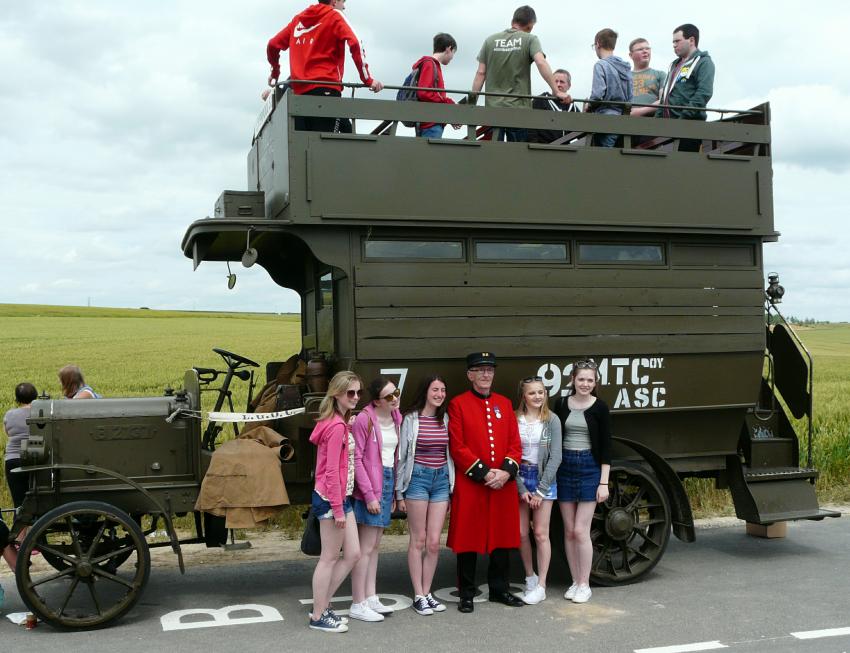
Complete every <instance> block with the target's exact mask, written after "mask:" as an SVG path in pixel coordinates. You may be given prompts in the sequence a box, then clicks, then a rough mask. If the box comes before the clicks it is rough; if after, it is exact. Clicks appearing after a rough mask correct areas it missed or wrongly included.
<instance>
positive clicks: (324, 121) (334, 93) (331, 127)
mask: <svg viewBox="0 0 850 653" xmlns="http://www.w3.org/2000/svg"><path fill="white" fill-rule="evenodd" d="M304 95H318V96H320V97H327V98H332V97H342V92H341V91H338V90H336V89H335V88H314V89H310V90H309V91H307V92H306V93H304ZM295 129H296V131H303V132H331V133H338V134H350V133H351V132H352V127H351V121H350V120H349V119H348V118H318V117H314V116H295Z"/></svg>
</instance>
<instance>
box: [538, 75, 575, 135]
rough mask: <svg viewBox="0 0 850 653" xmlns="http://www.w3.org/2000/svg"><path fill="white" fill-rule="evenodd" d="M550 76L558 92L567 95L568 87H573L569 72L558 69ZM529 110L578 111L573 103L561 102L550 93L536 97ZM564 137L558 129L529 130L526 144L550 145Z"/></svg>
mask: <svg viewBox="0 0 850 653" xmlns="http://www.w3.org/2000/svg"><path fill="white" fill-rule="evenodd" d="M552 74H553V76H554V78H555V86H557V87H558V90H559V91H563V92H564V93H567V92H568V91H569V90H570V87H571V86H572V85H573V80H572V75H570V72H569V71H568V70H564V69H563V68H558V70H556V71H555V72H554V73H552ZM531 108H532V109H538V110H541V111H567V112H572V111H574V112H578V111H579V108H578V106H577V105H576V104H575V102H566V103H564V102H561V101H560V100H558V98H556V97H555V96H554V95H552V94H551V93H544V94H543V95H538V96H537V97H536V98H534V100H532V102H531ZM565 135H566V132H565V131H563V130H560V129H558V130H555V129H529V130H528V142H529V143H552V142H554V141H556V140H558V139H559V138H562V137H563V136H565Z"/></svg>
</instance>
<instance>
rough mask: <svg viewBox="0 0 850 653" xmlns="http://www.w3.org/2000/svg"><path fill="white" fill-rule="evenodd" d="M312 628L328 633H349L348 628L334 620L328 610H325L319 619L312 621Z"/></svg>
mask: <svg viewBox="0 0 850 653" xmlns="http://www.w3.org/2000/svg"><path fill="white" fill-rule="evenodd" d="M310 628H312V629H313V630H321V631H324V632H326V633H345V632H348V626H347V625H345V624H344V623H341V622H339V621H337V620H336V619H334V618H333V617H332V616H331V614H330V611H328V610H325V611H324V612H323V613H322V614H321V616H320V617H319V618H318V619H310Z"/></svg>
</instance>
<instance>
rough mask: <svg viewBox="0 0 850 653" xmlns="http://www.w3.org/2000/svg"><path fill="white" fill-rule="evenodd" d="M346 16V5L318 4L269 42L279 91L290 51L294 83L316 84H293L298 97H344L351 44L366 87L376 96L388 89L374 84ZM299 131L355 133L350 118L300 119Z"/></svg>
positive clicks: (336, 0) (334, 0)
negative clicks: (282, 57) (284, 57)
mask: <svg viewBox="0 0 850 653" xmlns="http://www.w3.org/2000/svg"><path fill="white" fill-rule="evenodd" d="M344 10H345V0H318V2H317V3H316V4H314V5H310V6H309V7H307V8H306V9H305V10H304V11H302V12H301V13H299V14H298V15H297V16H295V18H293V19H292V20H291V21H290V23H289V24H288V25H287V26H286V27H284V28H283V29H282V30H281V31H280V32H279V33H278V34H276V35H275V36H273V37H272V38H271V40H269V43H268V46H267V47H266V56H267V57H268V60H269V64H270V65H271V75H269V86H276V85H277V82H278V78H279V77H280V52H281V50H289V75H290V79H304V80H314V81H311V83H309V84H291V86H292V91H293V92H294V93H295V94H296V95H319V96H322V97H342V86H340V85H339V82H341V81H342V76H343V72H344V69H345V45H346V44H348V49H349V50H350V51H351V58H352V59H353V60H354V65H355V66H356V67H357V72H358V74H359V75H360V79H361V80H362V81H363V83H364V84H366V85H367V86H368V87H369V89H370V90H371V91H373V92H374V93H377V92H379V91H380V90H381V89H383V88H384V85H383V84H381V82H379V81H377V80H376V79H373V78H372V75H371V73H370V72H369V64H367V63H366V59H365V56H364V50H363V45H362V44H361V43H360V39H358V38H357V35H356V34H355V33H354V30H353V29H352V28H351V26H350V25H349V24H348V21H346V20H345V16H344V15H343V13H342V12H343V11H344ZM295 129H298V130H302V131H330V132H334V131H337V132H351V121H350V120H348V119H347V118H316V117H307V116H297V117H296V118H295Z"/></svg>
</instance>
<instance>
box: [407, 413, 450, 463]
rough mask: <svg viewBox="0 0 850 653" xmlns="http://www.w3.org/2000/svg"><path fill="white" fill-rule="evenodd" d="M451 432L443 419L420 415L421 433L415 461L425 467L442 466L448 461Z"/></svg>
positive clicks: (414, 457) (417, 440)
mask: <svg viewBox="0 0 850 653" xmlns="http://www.w3.org/2000/svg"><path fill="white" fill-rule="evenodd" d="M448 446H449V432H448V430H446V425H445V424H443V420H441V419H438V418H437V417H426V416H425V415H419V435H417V436H416V453H415V454H414V456H413V462H414V464H416V465H423V466H425V467H442V466H443V465H445V464H446V463H447V462H448V459H447V457H446V449H447V448H448Z"/></svg>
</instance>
